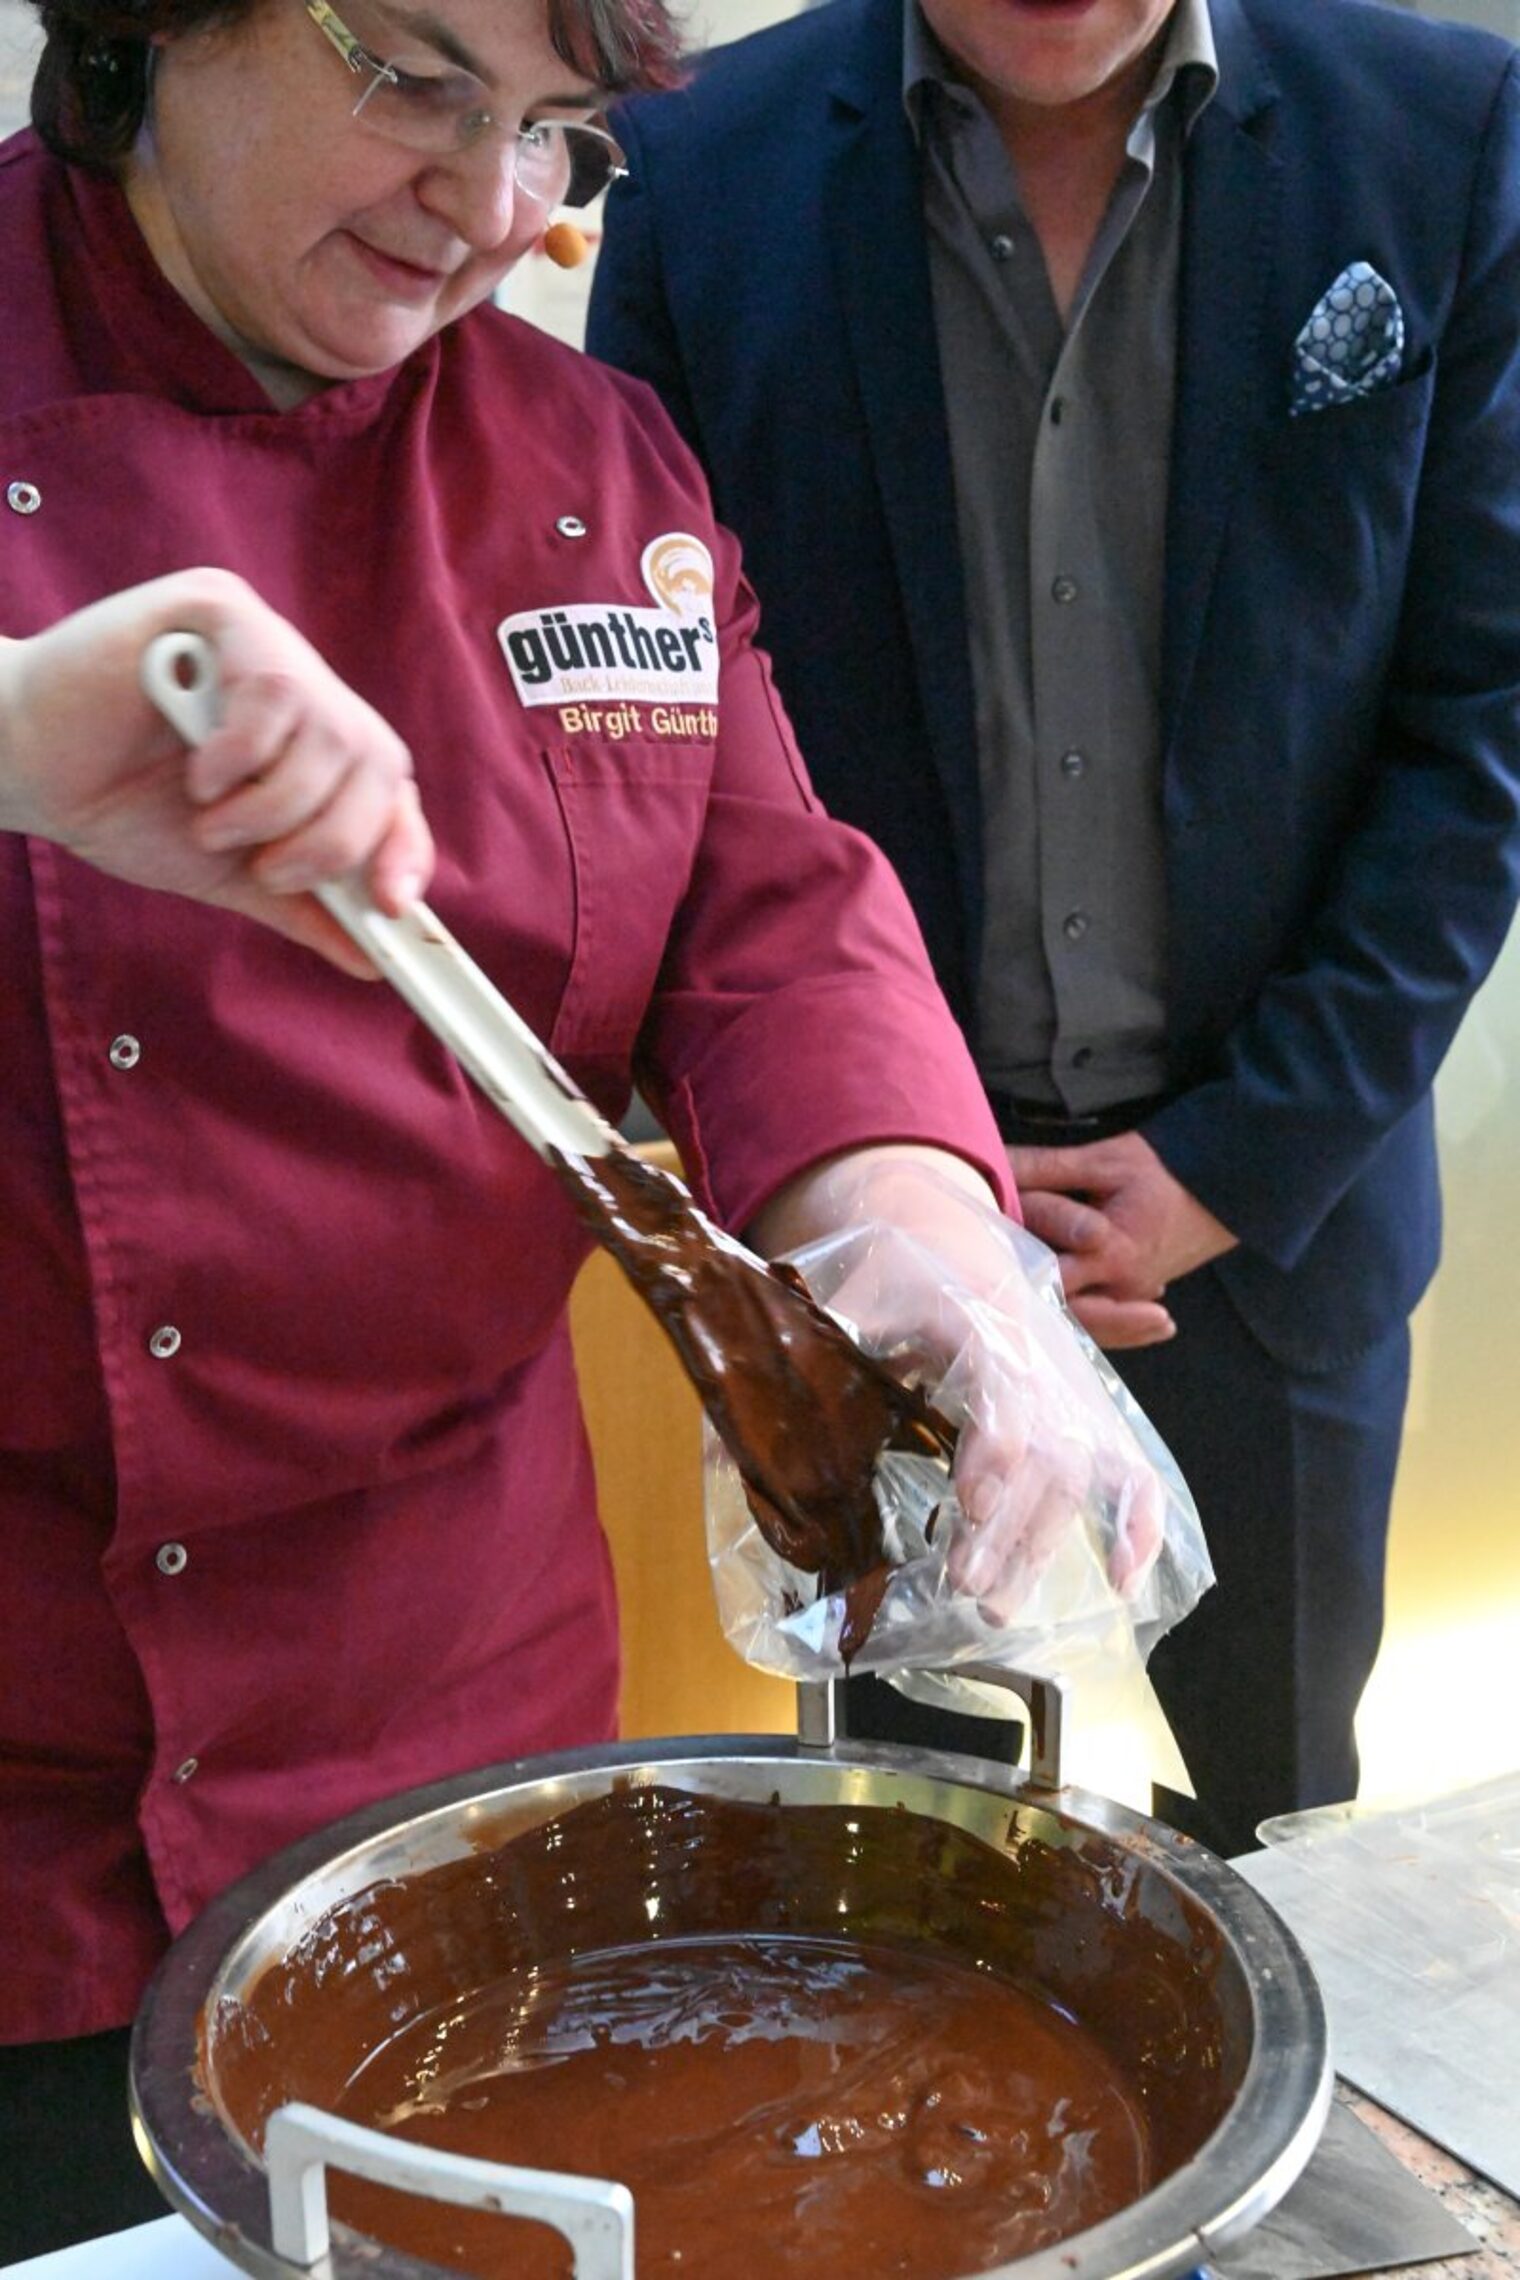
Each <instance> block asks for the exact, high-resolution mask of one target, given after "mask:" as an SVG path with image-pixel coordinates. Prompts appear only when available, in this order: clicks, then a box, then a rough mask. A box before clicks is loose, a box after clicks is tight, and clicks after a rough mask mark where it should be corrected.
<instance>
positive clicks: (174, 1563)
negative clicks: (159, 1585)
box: [153, 1544, 190, 1575]
mask: <svg viewBox="0 0 1520 2280" xmlns="http://www.w3.org/2000/svg"><path fill="white" fill-rule="evenodd" d="M153 1565H154V1566H155V1567H156V1568H157V1570H158V1572H159V1574H160V1575H183V1574H184V1572H185V1570H186V1568H187V1567H188V1566H189V1565H190V1554H189V1553H188V1552H187V1551H186V1550H185V1547H184V1545H183V1544H160V1545H159V1547H158V1550H157V1551H156V1552H155V1553H154V1554H153Z"/></svg>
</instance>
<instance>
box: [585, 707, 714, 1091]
mask: <svg viewBox="0 0 1520 2280" xmlns="http://www.w3.org/2000/svg"><path fill="white" fill-rule="evenodd" d="M543 758H544V764H545V767H546V768H547V770H548V773H549V778H550V781H551V783H552V785H553V788H554V794H555V798H556V800H557V801H558V803H559V811H560V815H561V818H562V819H563V822H564V828H565V836H566V839H567V841H568V843H569V848H570V867H571V877H572V882H573V891H574V898H575V908H574V938H573V945H572V950H571V959H570V971H569V978H568V980H567V982H566V984H565V992H564V996H563V997H562V998H561V1000H560V1006H559V1011H558V1014H557V1015H556V1017H555V1022H554V1029H553V1033H552V1035H551V1037H550V1039H549V1043H550V1047H551V1050H552V1051H553V1052H554V1053H556V1054H557V1055H558V1056H559V1057H560V1058H561V1059H564V1060H569V1059H571V1058H572V1057H578V1058H580V1059H582V1060H587V1059H591V1060H597V1061H601V1062H606V1061H608V1060H612V1061H616V1062H618V1063H620V1064H625V1065H626V1063H627V1062H628V1060H629V1059H630V1058H631V1056H632V1053H633V1048H634V1044H635V1041H636V1039H637V1037H638V1033H639V1029H640V1027H641V1026H642V1024H643V1020H644V1016H645V1014H646V1013H647V1011H648V1009H649V1002H650V999H651V997H652V996H653V994H654V990H655V985H656V982H657V980H658V978H659V971H660V962H661V959H662V958H663V957H664V954H665V946H666V943H667V941H668V940H669V937H670V931H671V927H672V924H673V923H674V920H675V916H676V913H677V911H678V910H679V908H680V904H681V898H682V897H683V895H684V894H685V892H686V889H687V886H688V884H689V882H690V879H691V875H692V871H693V868H694V866H695V863H696V859H697V850H698V848H699V846H700V843H701V837H702V825H703V821H704V818H705V816H706V813H707V797H708V790H709V786H710V784H711V780H712V749H711V747H710V746H708V745H701V744H674V743H672V744H669V745H664V744H651V743H649V742H647V741H643V742H634V741H633V740H631V739H630V740H629V741H627V742H622V743H597V744H594V745H591V744H588V745H580V744H576V745H568V744H558V745H549V746H546V747H545V748H544V753H543Z"/></svg>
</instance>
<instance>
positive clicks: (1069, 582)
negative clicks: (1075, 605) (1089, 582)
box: [1050, 578, 1082, 602]
mask: <svg viewBox="0 0 1520 2280" xmlns="http://www.w3.org/2000/svg"><path fill="white" fill-rule="evenodd" d="M1081 590H1082V589H1081V587H1080V586H1079V585H1078V584H1077V581H1076V579H1075V578H1053V579H1052V580H1051V585H1050V592H1051V597H1052V599H1053V600H1055V601H1058V602H1074V601H1075V600H1076V598H1077V596H1078V594H1079V593H1080V592H1081Z"/></svg>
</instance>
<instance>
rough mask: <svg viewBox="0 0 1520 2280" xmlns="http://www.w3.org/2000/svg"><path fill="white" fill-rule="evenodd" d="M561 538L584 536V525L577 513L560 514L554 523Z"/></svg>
mask: <svg viewBox="0 0 1520 2280" xmlns="http://www.w3.org/2000/svg"><path fill="white" fill-rule="evenodd" d="M554 527H555V529H556V530H557V531H558V532H559V535H560V537H561V538H584V537H585V535H586V526H585V524H584V523H583V522H582V521H581V518H580V516H579V515H561V516H560V518H559V520H558V522H557V523H556V524H555V526H554Z"/></svg>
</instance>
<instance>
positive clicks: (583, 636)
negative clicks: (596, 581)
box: [496, 530, 718, 705]
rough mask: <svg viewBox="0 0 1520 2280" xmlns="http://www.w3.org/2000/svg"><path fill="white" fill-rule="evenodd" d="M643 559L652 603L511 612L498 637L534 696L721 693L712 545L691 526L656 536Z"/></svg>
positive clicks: (694, 698) (698, 698)
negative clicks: (646, 605) (695, 534)
mask: <svg viewBox="0 0 1520 2280" xmlns="http://www.w3.org/2000/svg"><path fill="white" fill-rule="evenodd" d="M639 568H640V570H641V572H642V573H643V578H644V583H645V585H646V586H647V587H648V589H649V591H650V593H651V594H652V595H653V596H654V599H655V602H656V604H657V607H655V608H653V609H644V608H638V607H633V606H630V605H629V604H628V603H625V602H565V603H562V604H560V605H559V606H557V607H550V608H548V609H541V610H519V611H517V612H516V613H515V614H514V615H513V616H511V617H508V618H503V619H502V621H501V623H500V625H499V626H498V627H497V628H496V638H497V640H498V641H499V642H500V643H501V648H502V655H503V656H504V657H505V658H506V661H507V668H508V670H509V672H510V673H511V675H512V685H513V687H514V688H515V689H516V691H517V694H518V696H519V697H520V698H521V699H522V702H523V703H524V704H525V705H564V704H574V703H578V702H581V701H583V700H585V699H587V698H608V699H611V700H614V701H620V702H624V703H635V704H638V703H646V704H682V703H685V704H706V705H711V704H715V703H716V702H717V696H718V636H717V631H716V628H715V626H714V622H713V559H712V556H711V554H710V553H709V552H708V550H707V548H706V547H705V546H704V545H703V543H702V541H701V539H700V538H694V537H692V536H691V534H690V533H689V532H687V531H680V530H675V531H667V532H666V533H665V534H664V536H663V537H660V538H655V539H651V540H650V542H649V544H648V545H647V546H646V547H645V549H644V552H643V554H642V556H641V557H640V562H639Z"/></svg>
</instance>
